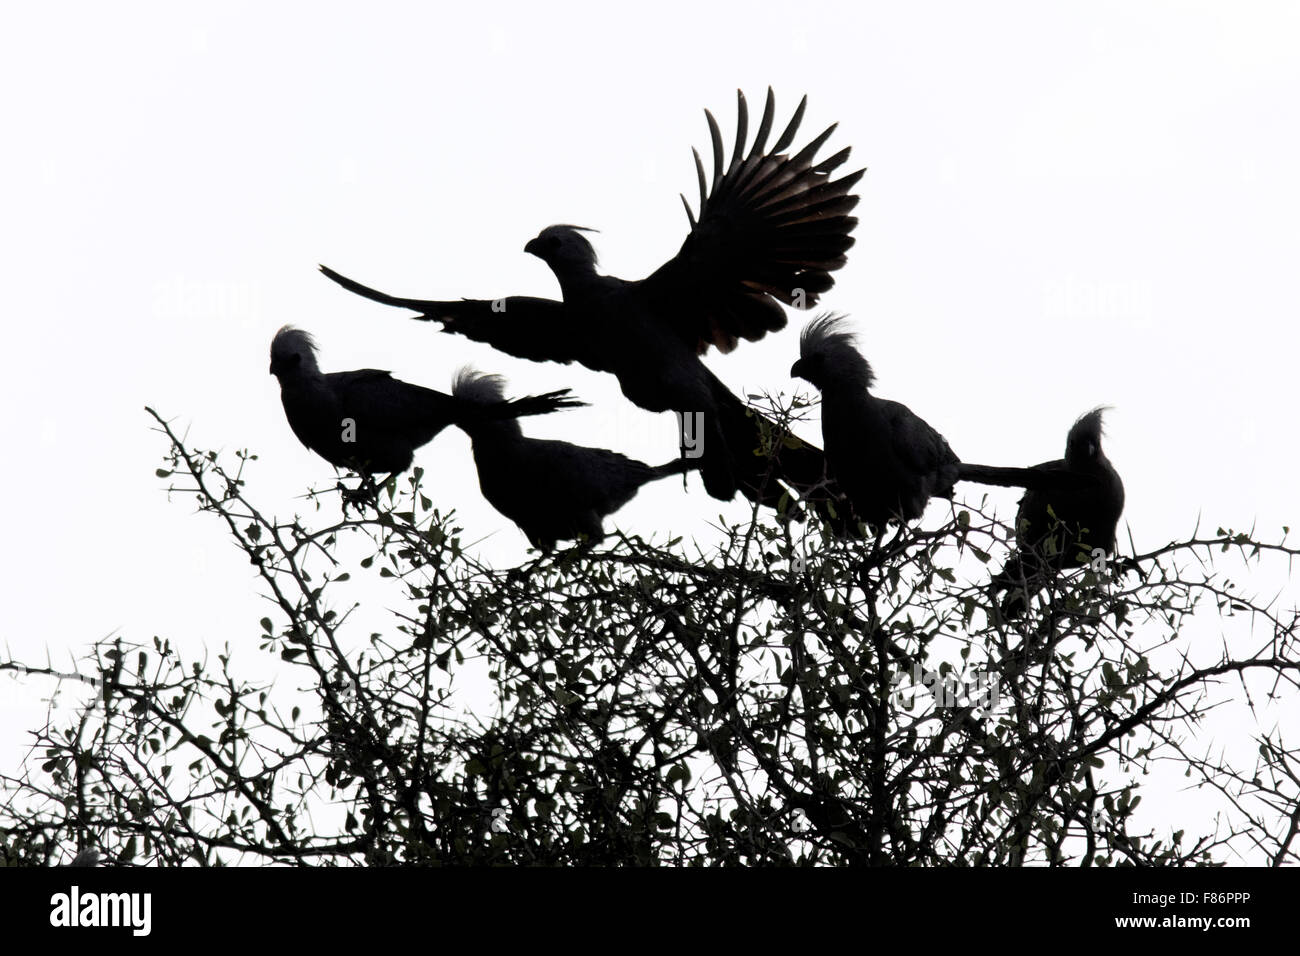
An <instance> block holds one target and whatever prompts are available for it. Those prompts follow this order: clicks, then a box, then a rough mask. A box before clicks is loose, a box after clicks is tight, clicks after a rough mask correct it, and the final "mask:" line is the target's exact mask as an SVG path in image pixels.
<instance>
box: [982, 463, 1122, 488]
mask: <svg viewBox="0 0 1300 956" xmlns="http://www.w3.org/2000/svg"><path fill="white" fill-rule="evenodd" d="M957 480H958V481H974V482H977V483H979V484H981V485H1000V486H1002V487H1006V488H1029V489H1032V490H1036V491H1069V490H1081V489H1084V488H1089V487H1093V486H1095V485H1096V484H1097V479H1096V478H1095V477H1093V476H1091V475H1081V474H1077V473H1075V472H1070V471H1065V470H1063V469H1058V468H1050V469H1049V468H1045V467H1043V466H1041V465H1039V466H1036V467H1033V468H1000V467H998V466H996V465H973V464H970V463H968V462H964V461H963V462H962V463H961V464H959V465H958V466H957Z"/></svg>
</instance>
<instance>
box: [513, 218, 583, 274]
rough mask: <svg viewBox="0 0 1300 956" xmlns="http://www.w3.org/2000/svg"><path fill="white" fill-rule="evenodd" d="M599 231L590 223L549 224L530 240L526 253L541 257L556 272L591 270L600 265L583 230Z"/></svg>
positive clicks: (526, 246)
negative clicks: (588, 226) (574, 224)
mask: <svg viewBox="0 0 1300 956" xmlns="http://www.w3.org/2000/svg"><path fill="white" fill-rule="evenodd" d="M595 231H596V230H595V229H588V228H587V227H586V226H568V225H564V224H560V225H557V226H547V227H546V228H545V229H543V230H542V231H541V232H539V233H538V234H537V238H535V239H529V240H528V244H527V245H525V246H524V252H527V253H530V254H531V255H534V256H536V257H537V258H539V259H541V260H542V261H543V262H545V263H546V264H547V265H548V266H550V267H551V271H552V272H561V271H578V270H581V271H584V272H591V271H593V270H595V268H596V250H595V249H594V248H593V247H592V245H591V243H590V242H589V241H588V240H587V237H586V236H584V235H583V233H584V232H595Z"/></svg>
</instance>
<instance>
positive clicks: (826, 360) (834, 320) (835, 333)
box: [790, 313, 875, 391]
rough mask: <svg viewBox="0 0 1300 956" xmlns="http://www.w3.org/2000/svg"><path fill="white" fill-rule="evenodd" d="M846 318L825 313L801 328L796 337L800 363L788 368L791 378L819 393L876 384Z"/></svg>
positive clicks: (865, 387) (861, 387)
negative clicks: (833, 388)
mask: <svg viewBox="0 0 1300 956" xmlns="http://www.w3.org/2000/svg"><path fill="white" fill-rule="evenodd" d="M845 321H846V318H845V316H842V315H836V314H834V313H828V314H826V315H820V316H818V317H817V318H815V319H813V320H812V321H811V322H809V323H808V324H807V325H805V326H804V329H803V332H802V333H801V334H800V336H799V361H797V362H795V363H794V364H793V365H791V366H790V377H791V378H802V379H804V380H805V381H807V382H808V383H809V384H811V385H812V386H813V387H815V388H816V389H818V390H819V391H825V389H826V388H827V386H833V387H834V386H849V387H852V388H855V389H860V390H864V389H867V388H869V387H870V386H871V383H872V382H873V381H875V374H874V373H873V372H872V371H871V365H870V364H869V363H868V362H867V360H866V359H865V358H863V357H862V354H861V353H860V352H859V351H858V350H857V348H856V347H854V344H853V333H852V332H850V331H848V329H847V328H846V327H845V324H844V323H845Z"/></svg>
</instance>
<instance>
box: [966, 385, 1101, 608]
mask: <svg viewBox="0 0 1300 956" xmlns="http://www.w3.org/2000/svg"><path fill="white" fill-rule="evenodd" d="M1102 411H1103V409H1101V408H1095V409H1093V410H1092V411H1090V412H1088V413H1087V414H1086V415H1084V416H1082V417H1081V418H1080V419H1079V420H1078V421H1076V422H1075V423H1074V425H1073V427H1071V428H1070V434H1069V436H1068V437H1067V438H1066V441H1065V457H1064V458H1058V459H1056V460H1055V461H1047V462H1043V463H1042V464H1041V465H1035V466H1034V467H1033V468H1032V469H1030V470H1031V471H1033V472H1036V473H1037V474H1038V476H1039V477H1040V481H1039V483H1038V486H1037V487H1033V488H1030V489H1029V490H1028V491H1027V492H1026V493H1025V496H1024V497H1023V498H1022V499H1021V500H1020V509H1019V511H1018V512H1017V514H1016V547H1017V550H1016V552H1015V553H1014V554H1012V555H1011V557H1010V558H1009V559H1008V560H1007V563H1006V565H1005V566H1004V567H1003V568H1002V570H1001V571H999V572H998V573H997V574H996V575H994V577H993V581H992V585H991V588H992V592H993V594H994V595H996V594H997V593H998V592H999V591H1003V590H1005V591H1008V592H1009V593H1008V594H1007V596H1006V598H1005V599H1004V600H1003V602H1002V615H1003V617H1006V618H1016V617H1019V616H1020V615H1021V614H1023V613H1024V612H1025V609H1026V607H1027V605H1028V595H1030V594H1032V593H1034V592H1036V591H1038V590H1039V589H1040V588H1042V587H1043V586H1044V585H1046V584H1047V582H1048V581H1049V580H1050V579H1051V577H1052V576H1053V575H1054V574H1056V573H1057V572H1058V571H1060V570H1061V569H1063V568H1067V567H1075V566H1078V565H1079V564H1086V563H1087V562H1088V561H1090V560H1091V559H1092V551H1093V549H1094V548H1100V549H1101V550H1102V551H1104V552H1105V553H1106V555H1107V556H1110V555H1112V554H1113V553H1114V551H1115V528H1116V526H1117V525H1118V524H1119V517H1120V515H1121V514H1122V513H1123V511H1124V482H1123V481H1121V480H1120V477H1119V473H1118V472H1116V471H1115V467H1114V466H1113V465H1112V464H1111V463H1110V459H1109V458H1107V457H1106V454H1105V452H1103V451H1102V450H1101V436H1102V427H1101V426H1102Z"/></svg>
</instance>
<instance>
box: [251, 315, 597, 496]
mask: <svg viewBox="0 0 1300 956" xmlns="http://www.w3.org/2000/svg"><path fill="white" fill-rule="evenodd" d="M271 374H272V375H274V376H275V377H276V378H277V379H279V382H280V401H281V402H282V403H283V405H284V415H285V417H286V418H287V419H288V420H289V427H290V428H292V429H293V433H294V434H295V435H297V436H298V440H299V441H301V442H302V443H303V444H304V445H306V446H307V447H308V448H310V449H311V450H312V451H314V452H316V454H318V455H320V456H321V457H322V458H324V459H325V460H326V461H328V462H329V463H330V464H331V465H334V466H336V467H339V468H352V469H354V470H356V471H358V472H360V473H361V474H362V475H364V476H365V477H366V478H367V480H368V481H372V480H373V476H374V475H376V474H380V473H386V474H397V473H399V472H403V471H405V470H406V469H407V468H409V467H410V466H411V460H412V458H413V456H414V454H415V449H417V448H419V447H420V446H421V445H424V444H426V443H428V442H429V441H431V440H432V439H433V437H434V436H435V435H437V434H438V432H440V431H442V430H443V429H444V428H446V427H447V426H448V425H465V424H470V423H473V422H475V421H478V420H485V421H493V420H498V419H514V418H517V417H520V416H523V415H543V414H546V413H548V412H554V411H558V410H560V409H562V408H573V407H576V406H580V405H583V404H585V403H583V402H579V401H577V400H576V399H572V398H569V397H567V396H568V394H569V390H568V389H567V388H566V389H561V390H559V391H556V392H547V393H546V394H545V395H537V396H530V397H528V398H521V399H519V400H518V401H514V402H498V403H495V404H484V403H480V402H473V403H467V402H464V401H461V400H460V399H457V398H454V397H453V396H451V395H446V394H443V393H442V392H437V391H434V390H433V389H430V388H423V387H421V386H419V385H411V384H408V383H407V382H403V381H401V380H400V379H396V378H393V377H392V375H391V374H390V373H388V372H384V371H380V370H379V369H373V368H363V369H357V370H355V371H352V372H322V371H321V370H320V366H319V365H318V364H317V363H316V343H315V342H314V341H313V340H312V337H311V335H309V334H308V333H307V332H304V331H303V330H302V329H296V328H293V327H292V326H288V325H286V326H284V328H282V329H280V331H278V332H277V333H276V334H275V338H274V339H272V340H271Z"/></svg>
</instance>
